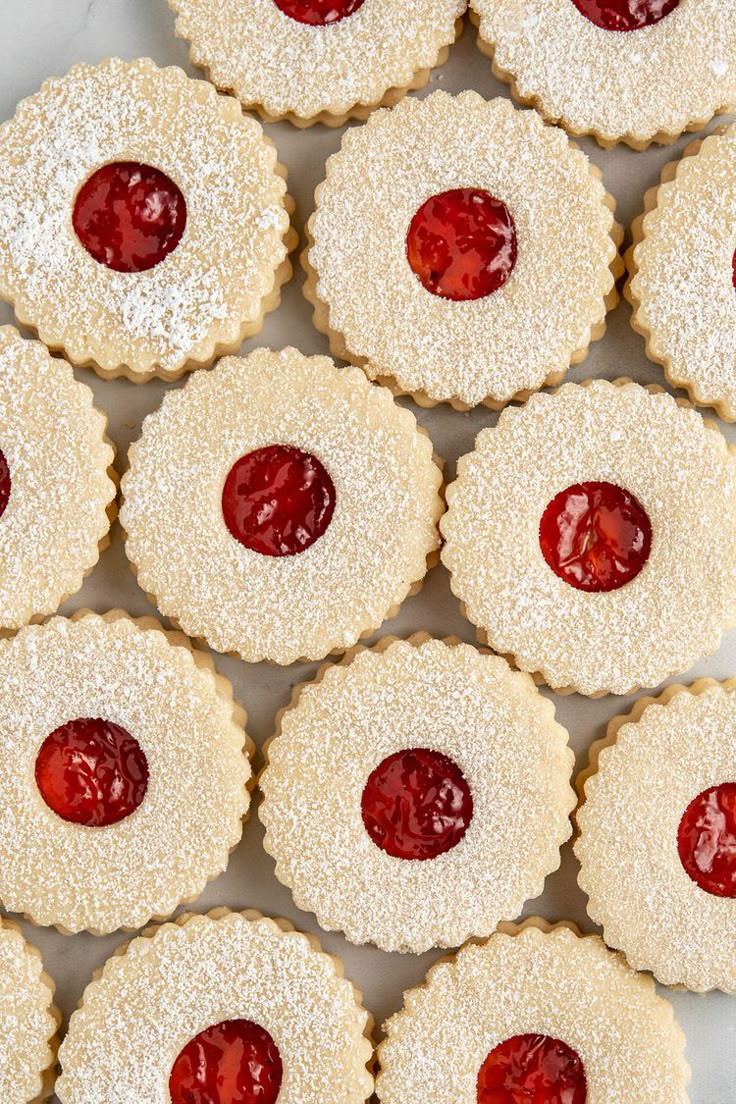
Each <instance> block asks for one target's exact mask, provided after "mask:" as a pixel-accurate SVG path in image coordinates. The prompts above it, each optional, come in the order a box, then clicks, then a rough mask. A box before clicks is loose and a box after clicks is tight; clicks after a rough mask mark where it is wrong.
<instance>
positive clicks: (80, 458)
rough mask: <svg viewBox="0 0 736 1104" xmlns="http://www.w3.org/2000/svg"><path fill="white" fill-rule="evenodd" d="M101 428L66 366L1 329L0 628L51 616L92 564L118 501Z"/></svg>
mask: <svg viewBox="0 0 736 1104" xmlns="http://www.w3.org/2000/svg"><path fill="white" fill-rule="evenodd" d="M105 426H106V421H105V417H104V415H102V414H101V413H99V411H97V410H96V409H95V408H94V407H93V405H92V392H91V391H90V390H89V388H87V387H85V386H84V384H81V383H77V382H76V381H75V379H74V376H73V373H72V370H71V368H70V367H69V365H68V364H65V363H64V362H63V361H60V360H54V359H52V358H51V357H50V356H49V355H48V353H47V351H46V349H44V347H43V346H42V345H41V344H40V343H39V342H37V341H33V342H31V341H24V340H23V339H22V338H21V337H20V335H19V334H18V332H17V331H16V330H14V329H13V328H12V327H11V326H5V327H3V328H2V329H0V449H2V451H3V453H4V454H5V458H6V460H7V462H8V465H9V468H10V477H11V483H12V488H11V492H10V499H9V502H8V506H7V509H6V510H5V512H4V514H3V516H2V518H1V519H0V629H16V628H19V627H20V626H21V625H23V624H25V622H27V621H30V620H31V617H33V616H34V615H45V614H49V613H53V612H54V611H55V610H56V609H57V608H58V606H59V605H60V603H61V602H62V601H63V600H64V598H65V597H66V596H67V595H68V594H70V593H73V592H74V591H76V590H78V589H79V588H80V587H81V585H82V579H83V577H84V574H85V572H87V571H88V570H90V569H91V568H92V567H94V565H95V564H96V563H97V559H98V556H99V545H100V542H101V541H102V540H103V539H104V538H105V537H106V536H107V532H108V530H109V528H110V521H109V518H108V515H107V507H108V506H109V505H110V503H111V502H112V501H113V499H114V497H115V485H114V483H113V482H112V480H111V479H110V477H109V475H108V468H109V466H110V465H111V464H112V462H113V458H114V453H113V449H112V447H111V446H110V445H109V444H108V443H107V442H106V441H105V439H104V437H105Z"/></svg>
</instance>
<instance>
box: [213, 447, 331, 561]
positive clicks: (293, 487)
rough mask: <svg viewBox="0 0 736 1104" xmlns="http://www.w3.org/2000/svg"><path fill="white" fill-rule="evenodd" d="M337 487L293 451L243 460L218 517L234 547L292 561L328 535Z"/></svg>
mask: <svg viewBox="0 0 736 1104" xmlns="http://www.w3.org/2000/svg"><path fill="white" fill-rule="evenodd" d="M334 509H335V485H334V483H333V482H332V479H331V478H330V476H329V474H328V472H327V470H326V469H325V467H324V466H323V464H322V463H321V462H320V461H319V460H318V459H317V457H316V456H312V455H311V453H308V452H302V450H301V449H298V448H294V447H293V446H292V445H268V446H267V447H266V448H259V449H256V450H255V451H254V452H249V453H247V454H246V455H245V456H241V457H240V459H239V460H238V461H236V463H235V464H233V466H232V468H231V469H230V473H229V475H228V477H227V479H226V480H225V486H224V488H223V492H222V513H223V517H224V519H225V524H226V525H227V527H228V529H229V530H230V533H231V534H232V536H233V537H235V539H236V540H237V541H240V543H241V544H244V545H245V547H246V548H250V549H252V550H253V551H254V552H260V553H261V555H263V556H295V555H296V554H297V553H299V552H304V551H305V549H307V548H309V547H310V545H312V544H314V542H315V541H317V540H319V538H320V537H321V536H323V535H324V533H326V531H327V529H328V527H329V524H330V522H331V520H332V514H333V512H334Z"/></svg>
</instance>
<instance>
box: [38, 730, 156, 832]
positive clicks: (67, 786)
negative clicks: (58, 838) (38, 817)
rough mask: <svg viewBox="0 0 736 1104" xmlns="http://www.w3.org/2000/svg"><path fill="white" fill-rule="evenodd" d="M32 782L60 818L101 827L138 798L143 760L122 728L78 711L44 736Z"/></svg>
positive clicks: (144, 781)
mask: <svg viewBox="0 0 736 1104" xmlns="http://www.w3.org/2000/svg"><path fill="white" fill-rule="evenodd" d="M36 785H37V786H38V788H39V790H40V792H41V796H42V797H43V799H44V801H45V802H46V804H47V805H48V807H49V808H50V809H53V811H54V812H55V813H56V814H57V816H60V817H61V818H62V820H68V821H71V822H72V823H73V824H84V825H86V826H87V827H88V828H102V827H104V826H106V825H108V824H117V823H118V821H120V820H125V818H126V817H128V816H130V814H131V813H134V812H135V810H136V809H137V808H138V806H139V805H140V804H141V802H142V801H143V798H144V797H145V796H146V790H147V788H148V762H147V761H146V757H145V755H144V753H143V750H142V749H141V747H140V745H139V743H138V741H137V740H136V739H135V738H134V737H133V736H131V734H130V733H129V732H127V731H126V729H124V728H121V726H120V725H117V724H113V722H112V721H102V720H100V719H99V718H90V717H83V718H80V719H78V720H76V721H68V722H67V724H63V725H61V727H60V728H56V729H54V731H53V732H52V733H51V735H50V736H47V737H46V739H45V740H44V742H43V744H42V745H41V750H40V751H39V753H38V756H37V757H36Z"/></svg>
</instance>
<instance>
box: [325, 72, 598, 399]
mask: <svg viewBox="0 0 736 1104" xmlns="http://www.w3.org/2000/svg"><path fill="white" fill-rule="evenodd" d="M470 186H472V187H473V188H482V189H484V190H486V191H488V192H489V193H490V194H491V195H492V196H494V197H495V198H496V199H498V200H500V201H502V202H503V203H504V204H506V206H507V208H508V209H509V211H510V213H511V216H512V218H513V220H514V223H515V227H516V235H517V239H518V255H517V259H516V264H515V267H514V270H513V272H512V274H511V276H510V278H509V279H508V280H507V281H506V283H505V284H504V285H503V287H501V288H500V289H499V290H497V291H495V292H494V293H493V294H491V295H487V296H486V297H485V298H482V299H475V300H470V301H465V302H454V301H451V300H448V299H445V298H441V297H439V296H437V295H433V294H431V292H429V291H427V290H426V288H425V287H423V286H422V283H421V282H420V280H419V279H418V278H417V276H416V275H415V274H414V272H413V271H412V269H411V266H410V265H409V262H408V260H407V255H406V236H407V232H408V230H409V226H410V224H411V221H412V219H413V217H414V215H415V214H416V212H417V211H418V210H419V208H420V207H421V206H422V204H424V203H425V202H426V200H427V199H429V198H430V197H431V196H433V195H436V194H438V193H442V192H444V191H446V190H449V189H455V188H462V187H470ZM316 200H317V209H316V211H315V213H314V214H313V216H312V218H311V219H310V221H309V235H310V239H311V241H312V244H311V246H310V248H309V249H308V252H307V254H306V258H307V268H308V272H309V274H310V280H309V282H308V285H307V294H308V295H309V297H310V298H311V299H312V301H313V302H314V304H315V307H316V312H315V323H316V325H317V326H318V328H320V329H324V330H326V331H327V332H329V333H330V336H331V338H332V341H333V352H335V353H336V354H339V355H341V356H345V357H347V358H348V359H350V360H351V361H353V362H354V363H357V364H360V365H361V366H362V367H363V368H364V369H365V370H366V372H367V373H368V375H369V376H371V377H372V378H378V377H388V378H390V379H391V381H392V382H395V383H396V386H397V389H399V390H401V391H408V392H412V393H420V394H421V395H422V396H424V397H427V398H428V399H429V400H430V401H433V402H440V401H453V402H456V403H458V404H460V405H465V406H473V405H476V404H478V403H480V402H483V401H487V400H488V401H490V402H492V403H495V404H498V403H504V402H507V401H508V400H509V399H511V398H513V397H514V396H515V395H516V394H517V393H519V392H523V391H526V390H530V389H536V388H538V387H540V386H542V384H543V383H545V381H546V380H547V379H548V378H549V377H550V376H555V377H559V376H561V375H562V374H564V372H566V371H567V368H568V367H569V365H570V363H571V361H573V360H579V359H582V356H583V355H584V353H585V351H586V350H587V348H588V345H589V343H590V341H591V339H592V338H593V337H600V336H601V334H602V332H603V322H604V319H605V315H606V310H607V306H606V299H607V297H608V296H609V295H610V294H611V293H612V291H613V285H614V277H613V274H612V272H611V269H610V266H611V265H612V264H614V262H615V260H616V256H617V251H616V246H615V244H614V241H613V239H612V236H611V235H612V234H614V233H616V229H615V223H614V219H613V214H612V211H611V209H610V207H609V206H608V200H607V197H606V193H605V191H604V188H603V185H602V184H601V182H600V180H599V179H597V178H596V177H595V176H594V175H593V174H592V172H591V168H590V165H589V162H588V160H587V158H586V157H585V155H584V154H583V153H581V152H580V151H579V150H575V149H572V148H571V146H570V144H569V141H568V139H567V137H566V136H565V135H564V134H563V133H562V131H559V130H555V129H552V128H550V127H546V126H544V124H543V123H542V121H541V119H540V118H539V116H538V115H536V114H535V113H533V112H528V111H519V110H517V109H515V108H514V107H513V105H512V104H511V103H509V101H508V100H502V99H496V100H492V101H490V102H489V101H486V100H484V99H482V98H481V97H480V96H479V95H478V94H477V93H475V92H464V93H462V94H461V95H459V96H450V95H448V94H446V93H444V92H435V93H434V94H433V95H431V96H429V97H428V98H427V99H426V100H421V101H420V100H414V99H410V100H405V101H404V102H403V103H401V104H400V105H399V106H398V107H396V108H394V109H393V110H392V111H381V112H377V113H376V114H375V115H373V116H372V117H371V118H370V120H369V121H368V123H367V124H366V126H365V127H362V128H359V129H355V130H352V131H350V132H348V133H347V134H346V135H345V137H344V139H343V144H342V148H341V150H340V151H339V152H338V153H336V154H334V155H333V156H332V157H331V158H330V159H329V161H328V163H327V177H326V180H325V181H324V183H322V184H321V185H320V187H319V188H318V189H317V196H316ZM561 258H563V260H562V261H561ZM368 305H370V309H368Z"/></svg>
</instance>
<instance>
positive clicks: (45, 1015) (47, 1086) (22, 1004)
mask: <svg viewBox="0 0 736 1104" xmlns="http://www.w3.org/2000/svg"><path fill="white" fill-rule="evenodd" d="M54 988H55V987H54V983H53V981H52V980H51V978H50V977H49V975H48V974H47V973H46V972H45V970H44V968H43V962H42V961H41V955H40V954H39V952H38V951H37V950H36V948H35V947H33V946H31V944H30V943H27V942H26V940H25V939H24V937H23V935H22V933H21V930H20V926H19V925H18V924H16V923H15V922H14V921H13V920H8V919H7V918H6V917H3V918H2V919H1V920H0V1099H1V1100H2V1101H3V1104H41V1101H44V1100H48V1098H49V1097H50V1096H51V1093H52V1092H53V1087H54V1070H55V1064H56V1048H57V1046H58V1040H57V1037H56V1031H57V1028H58V1026H59V1024H60V1022H61V1014H60V1012H59V1010H58V1009H57V1008H56V1007H55V1006H54Z"/></svg>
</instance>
